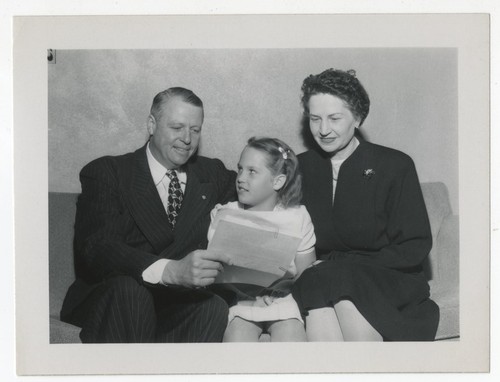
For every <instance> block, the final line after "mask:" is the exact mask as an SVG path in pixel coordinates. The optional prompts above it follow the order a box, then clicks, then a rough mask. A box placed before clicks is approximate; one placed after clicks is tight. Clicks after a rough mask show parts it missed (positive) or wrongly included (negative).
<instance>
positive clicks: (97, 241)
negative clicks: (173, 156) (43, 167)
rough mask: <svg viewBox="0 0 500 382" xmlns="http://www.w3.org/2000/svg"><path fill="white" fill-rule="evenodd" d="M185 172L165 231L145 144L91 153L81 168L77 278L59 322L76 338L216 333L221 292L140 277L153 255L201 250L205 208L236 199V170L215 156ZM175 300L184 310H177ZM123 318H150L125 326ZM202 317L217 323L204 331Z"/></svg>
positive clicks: (184, 337)
mask: <svg viewBox="0 0 500 382" xmlns="http://www.w3.org/2000/svg"><path fill="white" fill-rule="evenodd" d="M186 173H187V184H186V190H185V195H184V201H183V204H182V208H181V211H180V214H179V217H178V220H177V223H176V226H175V230H171V229H170V227H169V224H168V221H167V215H166V213H165V209H164V206H163V204H162V201H161V199H160V197H159V195H158V191H157V189H156V186H155V184H154V182H153V179H152V177H151V173H150V170H149V166H148V162H147V157H146V146H144V147H142V148H140V149H139V150H137V151H135V152H133V153H128V154H125V155H121V156H115V157H111V156H107V157H102V158H99V159H96V160H94V161H92V162H91V163H89V164H88V165H86V166H85V167H84V168H83V169H82V171H81V173H80V181H81V184H82V193H81V195H80V196H79V199H78V203H77V213H76V223H75V240H74V252H75V271H76V276H77V280H76V281H75V283H74V284H73V285H72V286H71V287H70V289H69V290H68V293H67V295H66V298H65V301H64V304H63V308H62V311H61V318H62V319H63V320H66V321H68V322H72V323H76V324H78V325H79V326H82V333H81V335H80V336H81V337H82V341H84V342H153V341H162V342H186V341H187V342H198V341H218V340H220V339H221V338H222V334H223V332H224V329H225V325H226V322H225V320H227V316H226V317H224V316H225V315H227V306H225V305H224V304H225V303H223V302H222V300H221V299H220V298H218V297H216V296H214V295H212V294H211V293H209V292H207V291H204V290H192V289H186V288H182V287H177V286H169V287H163V286H153V285H145V283H144V281H143V280H142V273H143V271H144V270H145V269H146V268H147V267H149V266H150V265H151V264H153V263H154V262H155V261H157V260H158V259H159V258H167V259H174V260H176V259H181V258H183V257H184V256H186V255H187V254H188V253H189V252H191V251H193V250H196V249H199V248H206V233H207V229H208V226H209V223H210V216H209V215H210V211H211V210H212V208H213V207H214V206H215V204H216V203H225V202H227V201H229V200H233V199H234V197H235V194H234V192H235V191H234V189H235V187H234V180H235V174H234V173H233V172H231V171H229V170H227V169H226V168H225V167H224V165H223V164H222V162H221V161H219V160H217V159H208V158H204V157H200V156H194V157H193V158H191V159H190V161H189V162H188V163H187V164H186ZM131 296H132V297H131ZM117 301H118V302H117ZM124 301H125V302H124ZM187 302H191V304H186V303H187ZM200 304H201V305H200ZM214 304H215V305H214ZM115 305H116V306H115ZM179 305H182V306H183V310H182V311H178V310H177V308H176V306H179ZM186 305H189V306H191V307H190V308H186ZM200 306H201V307H200ZM113 310H114V311H113ZM218 311H221V312H220V313H217V312H218ZM129 315H131V317H128V316H129ZM204 315H209V316H210V317H204V318H203V317H202V316H204ZM217 315H218V316H217ZM110 317H112V318H110ZM127 317H128V318H127ZM172 317H173V319H171V318H172ZM217 317H220V319H217ZM127 319H129V321H130V322H136V321H137V320H139V319H140V320H141V321H148V322H144V323H141V324H140V325H139V326H141V327H135V326H134V325H135V324H134V325H132V327H130V325H128V324H127ZM172 320H173V322H171V321H172ZM200 320H201V321H200ZM207 321H208V322H212V324H213V325H212V326H215V327H216V329H213V330H208V328H207V326H206V325H207ZM217 321H221V322H217ZM127 325H128V326H127ZM136 326H137V325H136ZM220 327H222V329H220ZM193 328H195V329H193ZM197 331H198V332H199V333H196V332H197ZM136 332H137V333H139V334H137V333H136ZM209 332H210V333H209ZM211 332H216V333H215V337H218V336H219V335H220V338H214V335H213V334H212V333H211Z"/></svg>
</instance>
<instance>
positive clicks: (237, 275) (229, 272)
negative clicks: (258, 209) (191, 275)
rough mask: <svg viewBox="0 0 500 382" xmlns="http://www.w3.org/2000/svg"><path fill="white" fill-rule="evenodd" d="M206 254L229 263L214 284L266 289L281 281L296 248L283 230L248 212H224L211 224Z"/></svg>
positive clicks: (296, 243) (295, 242) (297, 239)
mask: <svg viewBox="0 0 500 382" xmlns="http://www.w3.org/2000/svg"><path fill="white" fill-rule="evenodd" d="M214 225H215V232H214V234H213V237H212V239H211V240H210V243H209V245H208V250H210V251H212V252H215V253H224V254H226V255H228V256H229V257H230V258H231V260H232V265H229V266H227V265H226V266H225V268H224V272H222V273H221V274H219V276H218V277H217V279H216V280H215V282H216V283H245V284H254V285H260V286H264V287H268V286H269V285H271V284H272V283H273V282H274V281H276V280H278V279H280V278H281V277H283V276H284V275H285V273H286V271H287V269H288V268H289V267H290V264H291V263H292V261H293V259H294V257H295V255H296V253H297V248H298V246H299V244H300V241H301V239H300V237H297V236H294V235H292V234H290V233H289V232H287V231H286V229H284V228H283V227H278V226H277V225H276V224H275V223H273V222H271V221H269V220H267V219H265V218H263V217H261V216H255V215H254V214H252V213H251V212H248V211H242V210H230V209H225V210H221V211H219V212H218V214H217V216H216V220H215V221H214Z"/></svg>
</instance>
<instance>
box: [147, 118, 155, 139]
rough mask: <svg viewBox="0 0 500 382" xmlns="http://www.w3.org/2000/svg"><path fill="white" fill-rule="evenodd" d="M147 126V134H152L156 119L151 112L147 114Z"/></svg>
mask: <svg viewBox="0 0 500 382" xmlns="http://www.w3.org/2000/svg"><path fill="white" fill-rule="evenodd" d="M147 127H148V133H149V135H153V134H154V132H155V130H156V119H155V117H154V116H153V114H149V116H148V121H147Z"/></svg>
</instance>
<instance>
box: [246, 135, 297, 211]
mask: <svg viewBox="0 0 500 382" xmlns="http://www.w3.org/2000/svg"><path fill="white" fill-rule="evenodd" d="M247 147H251V148H253V149H256V150H259V151H261V152H263V153H265V154H266V157H267V161H266V162H267V168H269V170H270V171H271V173H272V174H273V176H277V175H281V174H283V175H285V176H286V181H285V184H284V185H283V187H281V189H280V190H279V191H278V202H279V203H280V204H281V205H283V207H285V208H287V207H294V206H298V205H300V201H301V199H302V176H301V174H300V171H299V161H298V159H297V156H296V155H295V153H294V152H293V150H292V149H291V148H290V146H288V145H287V144H286V143H285V142H283V141H281V140H279V139H277V138H267V137H263V138H256V137H252V138H250V139H249V140H248V142H247Z"/></svg>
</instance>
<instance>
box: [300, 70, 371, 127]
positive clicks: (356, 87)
mask: <svg viewBox="0 0 500 382" xmlns="http://www.w3.org/2000/svg"><path fill="white" fill-rule="evenodd" d="M315 94H331V95H333V96H336V97H339V98H340V99H341V100H342V101H344V102H345V104H346V105H347V107H348V108H349V110H350V111H351V113H352V114H353V115H354V116H355V117H357V118H359V119H360V126H361V125H362V124H363V122H364V120H365V119H366V117H367V116H368V112H369V111H370V98H369V97H368V93H367V92H366V90H365V88H364V87H363V85H361V82H359V80H358V79H357V78H356V71H354V70H352V69H350V70H348V71H343V70H339V69H327V70H325V71H324V72H322V73H320V74H316V75H313V74H311V75H310V76H309V77H307V78H306V79H305V80H304V82H303V84H302V106H303V107H304V111H305V113H309V99H310V98H311V96H313V95H315Z"/></svg>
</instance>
